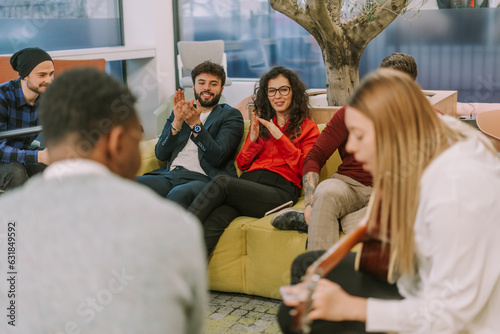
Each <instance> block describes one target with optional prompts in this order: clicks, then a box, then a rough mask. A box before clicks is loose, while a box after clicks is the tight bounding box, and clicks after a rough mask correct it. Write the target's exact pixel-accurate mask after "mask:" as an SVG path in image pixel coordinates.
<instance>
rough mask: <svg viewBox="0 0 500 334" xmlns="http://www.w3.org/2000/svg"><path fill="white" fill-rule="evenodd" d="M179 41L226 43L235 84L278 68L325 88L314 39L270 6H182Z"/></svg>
mask: <svg viewBox="0 0 500 334" xmlns="http://www.w3.org/2000/svg"><path fill="white" fill-rule="evenodd" d="M179 12H180V15H179V17H180V21H181V22H180V30H181V33H180V35H181V40H186V41H206V40H213V39H222V40H224V42H225V51H226V54H227V62H228V76H229V77H231V78H258V77H259V76H260V75H261V74H263V73H265V72H267V71H268V70H270V69H271V68H272V67H274V66H277V65H283V66H286V67H288V68H290V69H292V70H294V71H296V72H297V73H298V74H299V76H300V77H301V79H302V80H304V82H305V83H306V85H307V86H308V87H324V86H325V83H326V76H325V68H324V63H323V58H322V55H321V49H320V48H319V46H318V44H317V43H316V41H315V40H314V38H313V37H312V36H311V35H310V34H309V33H308V32H307V31H306V30H305V29H303V28H302V27H301V26H299V25H298V24H297V23H295V22H294V21H292V20H290V19H289V18H288V17H286V16H284V15H282V14H281V13H278V12H276V11H274V10H272V9H271V8H270V6H269V3H268V2H267V1H266V0H253V1H248V0H179Z"/></svg>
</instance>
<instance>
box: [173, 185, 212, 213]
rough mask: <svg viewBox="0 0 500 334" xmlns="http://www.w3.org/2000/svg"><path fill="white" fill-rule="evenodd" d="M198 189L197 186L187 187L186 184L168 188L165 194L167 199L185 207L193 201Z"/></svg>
mask: <svg viewBox="0 0 500 334" xmlns="http://www.w3.org/2000/svg"><path fill="white" fill-rule="evenodd" d="M201 188H203V187H201ZM200 190H201V189H200V187H199V186H196V187H195V186H193V187H189V186H188V184H186V185H181V186H177V187H174V188H173V189H172V190H170V192H169V193H168V194H167V199H169V200H171V201H174V202H176V203H178V204H180V205H182V206H183V207H184V208H186V209H187V208H188V207H189V206H190V205H191V203H192V202H193V201H194V199H195V198H196V195H198V193H199V192H200Z"/></svg>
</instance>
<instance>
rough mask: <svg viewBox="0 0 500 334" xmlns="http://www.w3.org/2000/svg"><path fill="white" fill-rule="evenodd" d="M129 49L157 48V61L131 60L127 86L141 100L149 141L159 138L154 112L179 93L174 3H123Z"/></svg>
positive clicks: (162, 0) (153, 0)
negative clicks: (175, 53) (176, 73)
mask: <svg viewBox="0 0 500 334" xmlns="http://www.w3.org/2000/svg"><path fill="white" fill-rule="evenodd" d="M123 24H124V27H123V28H124V42H125V46H134V47H137V46H154V47H155V49H156V54H155V57H153V58H148V59H140V60H128V61H127V63H126V66H127V84H128V85H129V87H130V89H131V90H132V91H133V92H134V93H135V94H136V95H137V96H138V98H139V101H138V103H137V108H138V111H139V114H140V116H141V121H142V123H143V127H144V131H145V138H146V139H149V138H153V137H155V136H156V118H155V116H154V114H153V112H154V111H155V110H156V109H157V108H158V107H159V106H160V105H161V104H162V103H163V102H165V101H166V100H167V99H168V97H169V96H171V95H172V94H173V93H174V92H175V58H174V27H173V12H172V1H171V0H167V1H165V0H142V1H137V0H123Z"/></svg>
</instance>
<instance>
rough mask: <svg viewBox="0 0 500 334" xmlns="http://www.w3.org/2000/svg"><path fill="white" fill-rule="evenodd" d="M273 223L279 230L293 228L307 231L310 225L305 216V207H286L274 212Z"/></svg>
mask: <svg viewBox="0 0 500 334" xmlns="http://www.w3.org/2000/svg"><path fill="white" fill-rule="evenodd" d="M271 225H273V226H274V227H276V228H277V229H278V230H293V231H299V232H300V233H307V229H308V227H309V226H308V225H307V223H306V219H305V218H304V209H294V208H286V209H283V210H281V211H279V212H277V213H275V214H274V217H273V218H272V219H271Z"/></svg>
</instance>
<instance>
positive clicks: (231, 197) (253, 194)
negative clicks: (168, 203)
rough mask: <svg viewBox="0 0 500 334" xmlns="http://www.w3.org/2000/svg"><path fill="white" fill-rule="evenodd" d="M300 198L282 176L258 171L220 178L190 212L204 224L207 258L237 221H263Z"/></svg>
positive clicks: (215, 180)
mask: <svg viewBox="0 0 500 334" xmlns="http://www.w3.org/2000/svg"><path fill="white" fill-rule="evenodd" d="M299 195H300V190H299V188H297V187H296V186H294V185H293V184H292V183H291V182H290V181H288V180H286V179H285V178H283V177H282V176H280V175H279V174H276V173H273V172H270V171H267V170H257V171H252V172H248V173H243V174H242V175H241V177H240V178H236V177H231V176H217V177H216V178H214V179H213V180H212V181H211V182H210V183H209V184H208V185H207V186H206V187H205V188H204V189H203V190H202V192H201V193H200V194H199V195H198V196H197V197H196V198H195V200H194V201H193V203H192V204H191V206H190V207H189V211H191V212H192V213H193V214H195V215H196V216H197V217H198V219H199V220H200V221H201V222H202V224H203V231H204V235H205V243H206V247H207V255H210V254H211V253H212V251H213V249H214V248H215V246H216V245H217V242H218V241H219V238H220V236H221V235H222V233H223V232H224V230H225V229H226V227H228V226H229V224H230V223H231V221H233V220H234V219H235V218H236V217H239V216H250V217H256V218H260V217H263V216H264V214H265V213H266V212H267V211H269V210H271V209H274V208H275V207H277V206H279V205H282V204H283V203H286V202H288V201H293V203H296V202H297V200H298V198H299Z"/></svg>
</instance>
